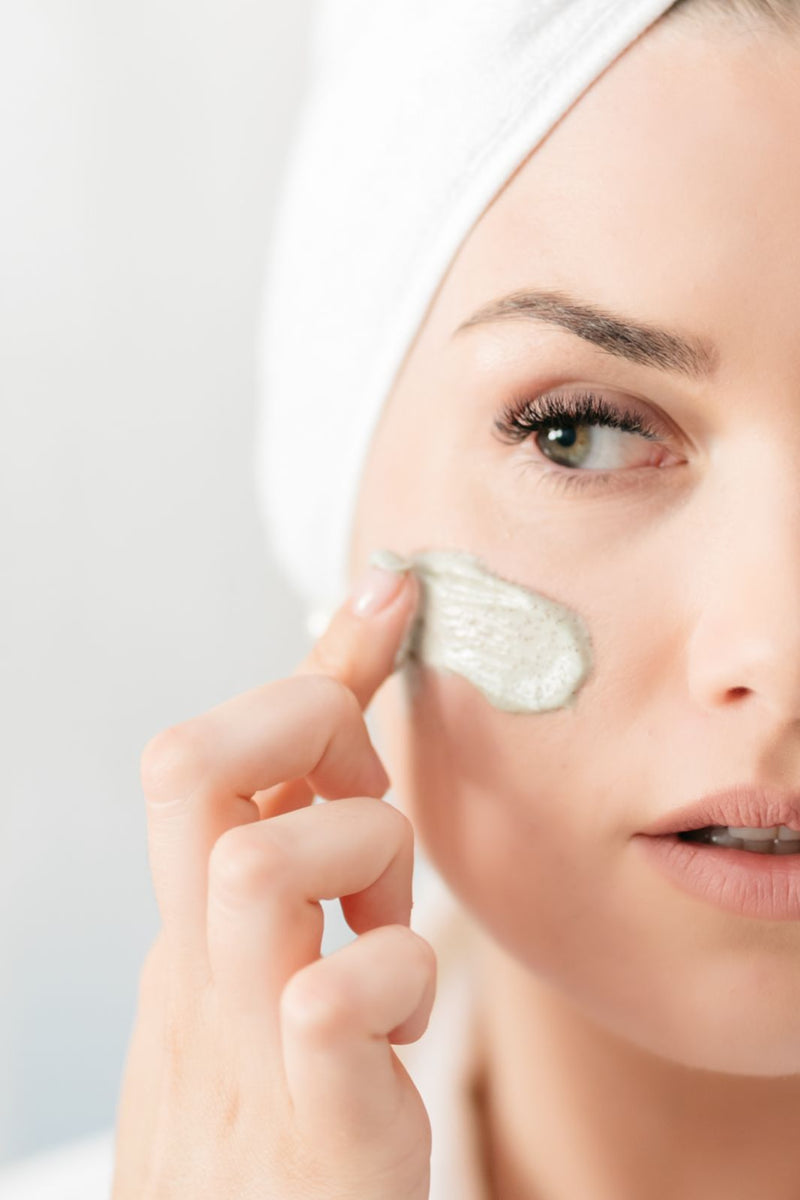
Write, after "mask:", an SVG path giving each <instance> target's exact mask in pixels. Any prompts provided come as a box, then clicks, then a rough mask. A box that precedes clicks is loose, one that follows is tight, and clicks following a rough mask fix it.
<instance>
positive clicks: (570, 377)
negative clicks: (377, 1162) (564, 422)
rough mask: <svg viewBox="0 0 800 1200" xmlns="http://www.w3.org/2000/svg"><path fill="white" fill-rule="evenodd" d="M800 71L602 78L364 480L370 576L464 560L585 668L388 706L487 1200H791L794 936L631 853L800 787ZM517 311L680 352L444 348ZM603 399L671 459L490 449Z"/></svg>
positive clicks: (510, 190)
mask: <svg viewBox="0 0 800 1200" xmlns="http://www.w3.org/2000/svg"><path fill="white" fill-rule="evenodd" d="M799 70H800V42H795V41H793V40H792V39H789V38H787V37H786V36H780V35H778V34H776V33H775V32H774V31H772V32H770V31H768V30H767V29H766V28H765V29H764V30H763V31H760V32H759V33H758V34H756V33H753V32H752V31H748V32H747V33H746V35H745V34H744V33H742V31H737V30H734V29H732V28H728V27H726V28H725V29H724V30H723V29H722V27H718V26H717V25H716V24H709V25H708V26H707V27H699V28H698V27H696V26H695V25H694V24H689V25H687V26H680V25H678V24H675V25H674V26H671V27H659V26H655V27H654V28H653V29H652V30H651V31H650V32H648V33H647V34H646V35H645V36H644V37H643V38H641V39H640V40H639V41H638V42H637V43H635V44H634V45H633V46H632V47H631V48H630V49H629V50H628V51H627V52H626V53H625V54H624V55H622V56H621V57H620V58H619V59H618V60H617V61H616V62H615V63H614V64H612V66H611V67H610V68H609V69H608V71H607V72H606V73H605V74H604V75H603V76H602V77H601V78H600V79H599V80H598V81H597V82H596V83H595V84H594V85H593V86H592V87H591V88H590V89H589V91H588V92H587V93H586V94H585V95H584V96H583V97H582V98H581V99H580V100H579V102H578V103H577V104H576V105H575V106H574V107H573V108H572V109H571V110H570V111H569V112H568V113H567V115H566V116H565V117H564V118H563V119H562V121H560V122H559V124H558V125H557V126H556V127H555V129H554V130H553V131H552V132H551V134H550V135H549V136H548V138H547V139H546V140H545V141H544V142H543V143H542V144H541V146H540V147H539V148H537V150H536V152H535V153H534V154H533V155H532V156H531V157H530V158H529V159H528V160H527V161H526V163H525V164H524V166H523V167H522V168H521V169H520V170H519V171H518V172H517V173H516V175H515V176H514V177H513V179H512V180H511V181H510V183H509V184H508V186H507V187H506V188H505V189H504V191H503V192H502V193H501V195H500V196H499V197H498V198H497V199H496V201H495V202H494V204H493V205H492V206H491V207H490V208H489V209H488V210H487V212H486V213H484V215H483V216H482V218H481V220H480V221H479V222H478V223H477V224H476V226H475V227H474V229H473V230H472V232H471V234H470V236H469V238H468V239H467V240H466V242H465V243H464V244H463V245H462V247H461V249H460V251H459V254H458V255H457V257H456V259H455V261H454V263H453V264H452V267H451V270H450V272H449V273H448V275H447V277H446V279H445V280H444V282H443V284H442V286H441V287H440V289H439V291H438V293H437V295H436V297H435V300H434V302H433V304H432V306H431V308H430V310H429V312H428V315H427V318H426V320H425V323H424V325H423V328H422V329H421V331H420V335H419V336H418V338H417V340H416V342H415V343H414V345H413V347H412V348H411V350H410V352H409V354H408V356H407V358H406V361H405V363H404V367H403V370H402V372H401V374H400V376H399V377H398V380H397V381H396V384H395V387H394V389H393V391H392V395H391V397H390V399H389V402H388V403H387V405H386V407H385V411H384V414H383V417H382V420H381V424H380V426H379V428H378V431H377V434H376V437H375V440H374V443H373V446H372V449H371V453H370V457H369V460H368V463H367V466H366V470H365V474H364V478H363V481H362V488H361V493H360V499H359V506H358V515H357V521H356V525H355V530H354V540H353V547H352V549H353V553H352V564H351V565H352V570H353V572H354V573H357V572H360V570H361V569H362V568H363V567H364V565H365V564H366V562H367V559H368V558H369V555H370V554H371V553H372V552H373V551H374V550H375V549H377V548H378V547H391V549H392V550H394V551H396V552H397V553H398V554H401V555H409V556H410V555H412V554H414V553H415V552H417V551H418V550H420V549H422V548H445V549H450V550H463V551H464V552H467V553H470V554H473V555H477V556H479V557H480V558H481V560H482V561H483V562H485V563H486V564H487V566H488V567H489V568H490V569H491V570H492V571H495V572H496V573H497V574H498V575H501V576H503V577H505V578H510V579H514V580H518V581H519V582H520V583H522V584H524V585H525V586H527V587H529V588H531V589H533V590H535V591H537V592H538V593H541V594H543V595H545V596H549V597H551V598H552V599H553V600H555V601H557V602H559V603H561V604H564V605H566V606H567V607H568V608H570V609H572V610H574V611H575V612H576V613H578V614H580V616H581V617H582V619H583V620H584V621H585V623H586V626H587V628H588V630H589V632H590V634H591V637H592V643H593V648H594V659H595V662H594V669H593V672H592V676H591V678H590V679H589V680H588V681H587V682H586V683H585V685H584V686H583V688H582V689H581V691H580V692H579V694H578V696H577V699H576V702H575V704H574V705H573V706H570V707H566V708H562V709H558V710H555V711H551V712H542V713H533V714H522V715H521V714H519V713H508V712H502V711H498V710H496V709H495V708H493V707H492V706H491V705H490V704H489V703H487V701H486V700H485V698H484V697H483V696H482V695H481V694H480V693H479V692H478V691H477V690H476V689H475V688H473V687H471V685H470V684H469V683H468V682H466V681H465V680H463V679H460V678H459V677H457V676H453V675H445V674H442V673H440V672H437V671H435V670H433V669H426V670H424V671H423V672H422V674H421V682H420V686H419V687H418V688H416V689H415V690H414V692H413V695H411V694H406V692H405V691H404V689H403V687H402V682H401V680H400V679H399V678H398V677H393V678H392V679H391V680H389V681H388V683H387V684H386V685H385V687H384V688H383V689H382V690H381V692H380V693H379V696H378V698H377V700H376V715H377V718H378V729H379V745H380V747H381V749H382V752H383V756H384V761H385V762H386V765H387V768H388V770H389V773H390V775H391V777H392V781H393V785H394V796H395V797H396V800H397V803H398V804H400V805H401V806H402V807H403V808H404V810H405V811H406V812H407V813H408V815H409V816H410V817H411V818H412V820H413V822H414V825H415V828H416V829H417V832H418V836H419V837H420V839H421V841H422V843H423V845H424V847H425V850H426V853H427V855H428V856H429V857H430V859H431V860H432V861H433V862H434V863H435V864H436V866H437V868H438V870H439V871H440V872H441V873H442V875H443V876H444V878H445V879H446V880H447V882H448V883H449V885H450V887H451V888H452V889H453V891H454V893H455V894H456V895H457V896H458V898H459V899H460V901H461V902H462V903H463V905H464V907H465V908H466V909H467V910H468V911H469V912H470V913H471V914H472V915H473V916H474V917H475V918H476V922H477V925H478V929H479V933H478V935H477V937H478V944H477V946H476V955H478V957H479V962H480V967H481V978H482V979H483V980H484V981H485V982H486V985H487V986H485V988H484V989H483V992H482V995H481V1010H480V1011H481V1026H482V1053H483V1056H484V1072H483V1085H484V1087H483V1096H482V1105H483V1107H482V1110H481V1111H482V1120H483V1122H484V1127H485V1132H486V1139H487V1141H486V1145H487V1172H488V1173H489V1175H490V1177H491V1194H493V1196H494V1197H496V1198H497V1200H500V1198H501V1197H502V1200H641V1198H642V1197H643V1196H646V1197H647V1200H668V1198H670V1200H675V1198H677V1197H680V1198H681V1200H717V1198H719V1200H721V1198H722V1197H725V1198H726V1200H745V1198H747V1200H750V1198H752V1200H756V1198H759V1200H760V1198H761V1197H765V1196H768V1197H769V1198H770V1200H796V1196H797V1189H798V1183H797V1180H798V1178H800V1143H798V1141H797V1138H796V1129H797V1122H798V1119H799V1118H800V1019H798V996H799V995H800V928H798V926H797V924H796V923H795V922H792V921H784V922H768V921H762V920H755V919H749V918H743V917H739V916H735V915H732V914H730V913H727V912H724V911H722V910H720V909H717V908H715V907H712V906H710V905H708V904H704V903H702V902H700V901H698V900H695V899H694V898H692V897H689V896H687V895H685V894H683V893H682V892H680V891H678V890H676V889H675V888H674V887H673V886H672V885H671V884H670V883H669V882H667V881H666V880H664V879H663V878H662V877H661V876H660V875H656V873H655V872H654V871H653V869H652V868H651V867H650V866H649V864H647V863H645V862H644V861H643V860H642V859H640V858H639V856H638V854H637V853H636V850H635V847H634V845H633V844H632V840H631V839H632V838H633V835H634V834H636V833H637V832H639V831H640V830H642V829H643V828H645V827H646V826H647V825H649V824H650V823H652V822H653V821H654V820H655V819H656V818H657V817H658V816H660V815H661V814H663V813H665V812H668V811H670V810H672V809H675V808H677V807H679V806H681V805H683V804H685V803H687V802H689V801H691V800H693V799H697V798H699V797H701V796H702V795H704V794H705V793H707V792H710V791H716V790H717V789H720V788H723V787H728V786H732V785H734V784H737V783H740V784H741V783H750V784H754V783H765V784H774V785H778V786H783V787H787V788H791V787H793V786H794V787H796V786H798V783H800V616H798V597H799V596H800V486H798V462H800V340H799V339H798V337H797V321H798V318H797V296H798V289H800V236H799V234H800V216H799V215H798V214H800V142H798V139H797V137H796V130H797V128H798V124H799V123H800V86H798V83H797V80H798V71H799ZM532 288H536V289H540V290H543V291H546V292H548V293H558V295H559V296H561V297H562V298H563V297H565V296H569V297H571V298H572V299H573V300H574V301H575V303H577V304H578V305H581V304H593V305H595V306H598V307H599V308H600V309H602V310H603V311H604V312H606V313H614V314H617V315H621V316H623V317H624V318H626V319H627V320H628V321H629V322H635V323H636V324H638V325H644V326H647V327H651V326H659V327H663V328H664V329H666V330H667V331H671V333H672V334H674V335H681V336H682V337H683V338H685V339H688V342H689V346H690V348H691V349H693V351H694V353H695V355H696V357H695V358H694V359H693V358H692V355H691V354H690V355H689V356H688V357H687V358H686V359H685V362H684V368H683V369H681V368H680V363H679V362H677V363H676V362H675V361H674V360H675V353H672V354H670V353H662V354H660V355H659V354H658V353H655V354H653V355H648V354H647V353H645V351H644V346H645V342H644V341H642V342H641V343H637V341H636V338H635V337H634V338H632V339H628V341H627V342H625V339H622V340H619V339H617V341H616V343H614V338H613V336H612V335H611V334H610V333H609V331H611V330H612V326H611V325H610V324H609V325H606V326H604V325H603V324H602V322H601V323H599V324H597V325H595V326H594V327H593V328H594V329H595V332H596V334H597V337H596V338H595V340H593V341H590V340H587V339H586V338H582V337H579V336H578V335H577V333H576V332H574V331H573V332H570V331H569V329H567V328H564V327H563V326H562V325H561V324H556V323H554V320H553V319H552V318H553V313H552V312H551V313H550V318H551V319H548V320H537V319H535V317H534V316H533V315H531V314H529V315H525V314H524V313H523V312H519V311H517V312H516V313H513V314H512V315H507V316H505V317H500V316H497V317H495V318H494V319H490V320H488V321H485V322H481V323H479V324H474V325H470V326H468V327H467V328H465V329H461V330H460V331H459V332H458V333H456V332H455V331H456V330H458V329H459V326H461V325H462V324H463V323H464V322H466V321H468V320H469V319H470V318H471V316H472V315H473V313H474V312H475V311H476V310H478V309H480V308H482V307H484V306H485V305H487V304H488V303H490V302H493V301H494V300H496V299H497V298H500V297H503V296H506V295H508V294H514V293H519V292H520V291H521V290H523V289H532ZM542 312H543V313H544V315H545V316H547V308H546V306H545V308H544V309H543V310H542ZM540 315H541V313H540ZM574 328H575V324H574V323H573V330H574ZM602 330H605V331H606V333H609V336H608V337H601V336H600V335H601V331H602ZM701 343H702V346H703V347H704V348H705V351H707V353H703V352H702V351H701ZM614 344H616V347H617V349H618V350H619V349H620V348H621V347H622V346H623V345H625V344H627V346H628V348H629V350H631V348H633V352H634V357H635V356H636V355H638V358H637V360H636V361H631V360H630V359H629V358H627V357H623V356H622V355H621V354H619V353H616V354H615V353H611V352H610V351H611V349H612V348H613V346H614ZM660 345H661V349H662V351H664V352H667V351H673V352H674V351H675V350H676V347H677V343H673V342H670V340H669V337H668V338H667V339H666V340H663V339H662V340H661V342H660ZM668 361H669V362H671V367H669V369H668V365H667V363H668ZM691 361H694V365H695V367H697V366H698V365H700V364H703V365H704V368H705V369H704V370H699V369H698V370H690V369H689V368H688V365H687V364H689V363H690V362H691ZM587 391H590V392H591V393H593V394H594V395H595V396H597V397H599V398H601V399H602V400H604V401H605V402H606V403H607V404H608V405H610V406H612V407H614V408H616V409H627V410H630V411H633V412H635V413H636V414H637V415H638V416H639V417H641V418H642V419H643V420H644V421H646V422H647V424H648V425H649V426H651V427H653V428H654V429H655V430H656V431H657V435H658V437H657V440H652V439H646V438H645V437H644V436H643V435H642V434H640V433H630V432H624V431H621V430H619V429H614V428H601V427H598V426H593V427H591V428H589V429H588V431H587V430H585V429H584V430H583V436H586V434H587V433H588V437H589V439H590V443H591V446H592V447H594V448H595V449H593V450H592V455H595V450H596V457H592V456H590V457H587V458H586V459H585V460H584V459H583V458H581V457H580V456H577V457H576V458H575V459H574V460H571V459H569V456H568V453H567V451H566V449H565V450H563V451H562V452H561V457H560V458H558V459H557V460H554V459H553V458H552V457H548V456H547V455H546V454H545V451H544V450H543V449H542V446H546V445H547V443H546V441H545V438H544V437H543V436H542V435H539V436H538V437H537V436H534V435H531V436H530V437H528V438H527V439H526V440H524V441H517V442H512V441H509V440H508V439H504V438H502V437H500V436H498V431H497V427H496V424H495V422H496V418H497V417H498V414H500V413H502V411H503V409H504V407H505V406H507V405H509V403H511V402H512V401H516V400H518V399H519V398H520V397H530V398H531V399H535V398H537V397H542V396H545V395H551V396H552V395H558V396H560V397H567V398H568V397H569V396H574V395H575V394H577V393H585V392H587ZM564 445H565V446H566V442H565V443H564ZM557 448H558V444H557V445H556V449H557ZM571 453H575V452H574V451H572V452H571ZM567 461H576V462H578V463H583V462H584V461H586V462H588V463H590V464H592V463H597V464H599V467H593V466H591V465H590V466H588V467H587V466H578V467H570V466H564V465H563V463H564V462H567ZM398 497H402V502H401V503H398ZM509 864H515V867H513V868H512V869H509Z"/></svg>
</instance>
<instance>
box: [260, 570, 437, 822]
mask: <svg viewBox="0 0 800 1200" xmlns="http://www.w3.org/2000/svg"><path fill="white" fill-rule="evenodd" d="M373 558H374V559H375V560H376V562H380V563H382V564H383V566H382V567H376V566H371V567H370V568H368V570H367V571H366V572H365V573H364V575H362V576H361V578H360V579H359V581H358V583H357V584H356V585H355V587H354V588H353V591H352V593H351V595H350V596H349V597H348V599H347V601H346V602H345V603H344V604H343V605H342V606H341V607H340V608H339V609H338V610H337V611H336V612H335V613H334V615H333V618H332V619H331V621H330V622H329V623H328V626H327V628H326V629H325V631H324V633H323V634H322V635H321V637H320V638H319V639H318V641H317V642H315V644H314V646H313V647H312V649H311V651H310V652H309V654H308V655H307V656H306V657H305V658H304V659H303V661H302V662H301V663H300V665H299V666H298V667H297V668H296V669H295V672H294V674H295V675H318V674H319V675H330V676H331V677H332V678H334V679H338V680H339V681H340V682H341V683H343V684H344V685H345V687H348V688H349V689H350V690H351V691H352V692H353V694H354V695H355V697H356V699H357V700H358V702H359V704H360V706H361V708H362V709H363V708H366V706H367V705H368V703H369V701H370V700H371V699H372V696H373V695H374V693H375V691H376V690H377V688H378V687H379V686H380V684H381V683H382V682H383V680H384V678H385V677H386V676H387V675H388V674H390V673H391V672H392V671H393V670H394V668H395V666H396V664H397V661H398V657H399V655H400V654H401V652H402V649H403V645H404V643H405V642H406V640H407V635H408V634H409V632H410V628H411V625H412V624H413V620H414V616H415V613H416V608H417V604H418V602H419V594H420V593H419V584H418V582H417V580H416V579H415V578H414V577H413V575H411V573H410V564H409V563H407V562H406V561H405V560H403V559H401V558H398V557H397V556H396V555H393V554H391V553H390V552H389V551H387V550H384V551H378V552H377V553H376V554H375V555H373ZM313 796H314V790H313V788H311V787H309V786H308V785H307V784H305V783H304V781H303V780H299V779H296V780H289V781H287V782H286V783H279V784H277V785H275V786H274V787H272V788H268V789H264V790H261V791H258V792H256V793H255V794H254V796H253V800H254V801H255V803H256V805H257V806H258V810H259V812H260V814H261V816H262V817H270V816H275V815H277V814H278V813H284V812H291V811H293V810H294V809H296V808H300V807H301V805H302V804H310V802H311V800H312V799H313Z"/></svg>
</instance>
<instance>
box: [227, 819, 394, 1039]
mask: <svg viewBox="0 0 800 1200" xmlns="http://www.w3.org/2000/svg"><path fill="white" fill-rule="evenodd" d="M413 863H414V832H413V827H412V825H411V823H410V821H409V820H408V818H407V817H405V816H404V815H403V814H402V813H401V812H400V811H399V810H398V809H396V808H394V807H393V805H391V804H388V803H387V802H386V801H383V800H375V799H370V798H368V797H363V796H355V797H349V798H346V799H342V800H339V801H338V803H336V804H328V805H316V806H314V807H313V808H303V809H299V810H298V811H297V812H293V813H288V814H286V815H284V816H279V817H274V818H272V819H271V820H269V821H260V822H259V823H258V824H256V825H250V826H247V827H244V828H241V829H232V830H230V831H229V832H228V833H226V834H225V835H224V836H223V837H222V838H220V840H219V841H218V842H217V844H216V845H215V847H214V849H213V851H212V854H211V861H210V864H209V895H208V952H209V960H210V963H211V969H212V973H213V978H214V983H215V986H216V987H217V989H218V991H219V994H220V996H222V997H223V998H224V1001H223V1002H224V1003H226V1004H227V1005H228V1006H229V1007H230V1009H231V1011H232V1013H234V1014H235V1016H236V1018H237V1019H241V1017H242V1016H247V1015H251V1016H254V1017H255V1019H256V1021H257V1023H259V1024H260V1023H262V1022H264V1020H265V1017H267V1014H268V1013H269V1011H270V1010H271V1011H272V1012H273V1013H274V1016H275V1019H276V1021H277V1014H278V1005H279V999H280V994H281V992H282V991H283V988H284V987H285V986H286V984H287V982H288V981H289V979H290V978H291V977H292V975H294V974H295V973H296V972H297V971H298V970H300V969H301V968H302V967H305V966H307V965H308V964H309V963H312V962H314V961H316V960H317V959H318V958H319V956H320V952H321V942H322V933H323V925H324V916H323V911H322V907H321V905H320V904H319V901H320V900H326V899H333V898H335V897H338V896H348V897H350V898H351V899H352V898H354V894H358V898H359V900H360V902H361V903H360V908H359V912H358V922H357V924H358V926H359V928H358V929H357V930H356V931H357V932H360V931H361V930H364V929H370V928H372V927H374V926H378V925H385V924H392V923H394V924H402V925H408V924H409V922H410V919H411V884H412V871H413ZM274 1033H275V1035H277V1033H278V1030H277V1026H276V1028H275V1029H274Z"/></svg>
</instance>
